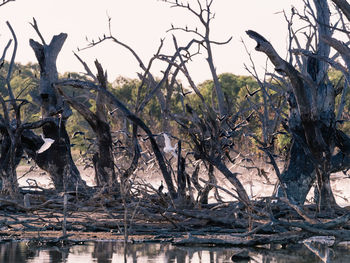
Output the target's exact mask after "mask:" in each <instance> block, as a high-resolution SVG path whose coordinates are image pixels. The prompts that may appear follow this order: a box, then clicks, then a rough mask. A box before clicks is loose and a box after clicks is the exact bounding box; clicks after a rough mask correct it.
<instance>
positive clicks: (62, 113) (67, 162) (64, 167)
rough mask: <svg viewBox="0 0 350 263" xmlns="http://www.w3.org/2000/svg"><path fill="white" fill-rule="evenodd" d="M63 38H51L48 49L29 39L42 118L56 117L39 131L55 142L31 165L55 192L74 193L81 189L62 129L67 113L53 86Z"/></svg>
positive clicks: (65, 135) (66, 138)
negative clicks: (45, 174)
mask: <svg viewBox="0 0 350 263" xmlns="http://www.w3.org/2000/svg"><path fill="white" fill-rule="evenodd" d="M34 23H35V22H34ZM34 25H36V23H35V24H34ZM66 38H67V34H64V33H61V34H59V35H56V36H54V37H53V38H52V40H51V42H50V44H49V45H47V44H46V43H45V41H44V39H43V38H42V42H43V43H42V44H40V43H38V42H36V41H34V40H32V39H31V40H30V42H29V43H30V46H31V47H32V48H33V50H34V52H35V56H36V58H37V60H38V63H39V65H40V84H39V89H40V97H41V102H42V104H41V110H42V117H43V118H46V117H52V116H53V117H56V122H55V123H48V124H45V125H44V126H43V127H42V129H43V134H44V137H46V138H51V139H53V140H55V142H54V143H53V144H52V145H51V147H50V148H49V149H48V150H47V151H45V152H43V153H40V154H37V156H36V158H35V161H36V163H37V164H38V165H39V167H40V168H42V169H43V170H45V171H47V172H48V173H49V175H50V177H51V179H52V181H53V183H54V185H55V188H56V189H58V190H62V189H63V188H64V186H66V189H75V188H76V186H77V185H79V186H85V183H84V182H83V181H82V179H81V177H80V173H79V171H78V169H77V167H76V166H75V164H74V162H73V159H72V155H71V150H70V140H69V136H68V134H67V131H66V127H65V126H66V120H67V119H68V117H69V116H70V115H71V111H70V109H69V108H68V107H67V106H66V105H65V104H64V103H63V100H62V98H61V97H60V95H59V94H58V93H57V91H56V90H55V89H54V86H53V84H54V83H55V82H57V80H58V73H57V68H56V59H57V56H58V54H59V52H60V50H61V48H62V46H63V44H64V42H65V40H66Z"/></svg>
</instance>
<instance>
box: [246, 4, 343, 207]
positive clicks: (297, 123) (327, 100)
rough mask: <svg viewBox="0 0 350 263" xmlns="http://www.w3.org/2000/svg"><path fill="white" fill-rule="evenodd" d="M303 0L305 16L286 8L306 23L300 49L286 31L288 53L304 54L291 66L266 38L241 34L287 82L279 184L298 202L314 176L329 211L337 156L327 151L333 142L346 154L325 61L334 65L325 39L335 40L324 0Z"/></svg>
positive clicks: (297, 42) (328, 11) (249, 32)
mask: <svg viewBox="0 0 350 263" xmlns="http://www.w3.org/2000/svg"><path fill="white" fill-rule="evenodd" d="M304 2H305V6H306V8H307V9H308V12H305V13H308V14H311V15H309V16H307V15H306V14H299V13H297V12H296V10H295V9H294V8H293V9H292V13H293V15H295V14H297V15H298V17H299V18H301V19H303V20H304V21H307V22H308V23H309V28H310V32H311V33H310V35H307V37H308V39H307V41H306V45H305V49H302V48H301V44H300V42H299V41H298V39H297V38H296V37H295V35H296V33H295V31H291V34H292V39H293V41H295V43H296V45H297V50H293V52H294V53H295V54H303V55H306V57H304V58H303V59H302V60H301V59H299V57H296V63H297V64H296V65H293V64H292V62H293V59H292V58H291V59H290V61H289V62H287V61H286V60H284V59H282V58H281V57H280V55H279V54H278V53H277V52H276V51H275V49H274V48H273V46H272V45H271V43H270V42H269V41H267V40H266V38H264V37H263V36H261V35H260V34H258V33H256V32H254V31H251V30H248V31H247V34H248V36H249V37H251V38H252V39H254V40H255V41H256V42H257V46H256V48H255V49H256V50H257V51H261V52H264V53H265V54H266V55H267V56H268V57H269V59H270V60H271V62H272V64H273V65H274V67H275V69H276V71H278V72H281V74H285V75H286V77H287V78H288V79H289V81H290V96H289V108H290V115H289V120H288V127H287V129H289V131H290V132H291V133H292V136H293V145H292V147H291V150H290V160H289V164H288V165H287V169H286V170H285V172H284V173H283V175H282V180H283V181H282V184H284V185H285V188H286V189H287V193H288V196H289V198H291V199H292V200H294V201H295V202H298V203H303V202H304V200H305V197H306V195H307V193H308V192H309V189H310V187H311V186H312V184H313V182H314V180H315V177H316V181H317V189H318V191H319V193H320V194H319V201H318V205H319V210H320V211H332V210H333V209H334V208H336V207H337V204H336V202H335V198H334V196H333V193H332V189H331V186H330V174H331V172H334V171H335V170H336V169H335V168H336V165H335V160H336V159H337V158H338V157H337V155H334V154H333V153H334V149H335V147H338V148H339V149H340V152H341V155H342V156H344V155H347V152H348V149H347V145H348V141H349V139H348V137H347V136H346V135H345V134H344V133H343V132H341V131H340V130H339V129H338V128H337V126H336V115H335V97H336V95H337V94H336V92H335V88H334V87H333V85H332V84H331V83H330V81H329V79H328V68H329V65H332V66H336V65H337V63H335V61H333V60H332V59H331V58H330V46H332V44H331V43H334V45H335V42H334V41H335V40H332V38H331V35H332V33H333V29H332V27H331V25H330V14H331V12H330V10H329V6H328V3H327V1H326V0H323V1H313V4H314V8H313V7H312V5H311V3H310V2H309V1H304ZM334 2H338V1H334ZM340 2H342V1H340ZM310 16H311V17H310ZM312 21H314V22H312ZM313 30H314V31H313ZM312 41H314V42H312ZM332 41H333V42H332ZM312 43H315V44H314V45H313V44H312ZM342 47H344V45H342ZM310 49H311V51H310ZM312 49H313V50H312ZM338 51H339V50H338ZM338 168H339V167H338Z"/></svg>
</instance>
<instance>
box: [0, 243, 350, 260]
mask: <svg viewBox="0 0 350 263" xmlns="http://www.w3.org/2000/svg"><path fill="white" fill-rule="evenodd" d="M235 251H237V249H235V248H214V247H212V248H201V247H192V248H188V247H174V246H172V245H170V244H149V243H148V244H144V243H143V244H132V245H128V248H127V251H126V260H127V262H128V263H144V262H147V263H152V262H172V263H197V262H198V263H201V262H203V263H219V262H220V263H221V262H232V260H231V257H232V255H233V254H234V253H235ZM332 255H333V256H332V259H331V261H330V262H350V253H349V248H346V247H339V248H337V249H336V250H332ZM249 256H250V257H251V260H249V261H245V262H251V263H252V262H260V263H270V262H280V263H291V262H322V261H321V260H320V258H319V257H317V256H316V255H315V254H314V253H312V252H311V251H310V250H308V249H307V248H306V247H305V246H302V245H298V246H293V247H290V248H289V249H274V250H271V249H260V250H249ZM0 262H2V263H22V262H23V263H77V262H83V263H90V262H96V263H116V262H124V245H123V243H121V242H112V241H100V242H88V243H85V244H82V245H74V246H71V247H52V246H51V247H48V246H45V247H43V246H35V247H34V246H30V245H28V244H27V243H26V242H7V243H0Z"/></svg>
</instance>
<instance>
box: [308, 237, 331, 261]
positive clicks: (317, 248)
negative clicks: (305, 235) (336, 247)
mask: <svg viewBox="0 0 350 263" xmlns="http://www.w3.org/2000/svg"><path fill="white" fill-rule="evenodd" d="M304 245H305V247H307V248H308V249H309V250H310V251H311V252H312V253H314V254H315V255H316V256H317V257H319V258H320V259H321V260H322V262H325V263H328V262H331V260H332V258H333V256H334V252H333V250H332V249H331V248H329V247H328V244H327V243H321V242H314V241H304Z"/></svg>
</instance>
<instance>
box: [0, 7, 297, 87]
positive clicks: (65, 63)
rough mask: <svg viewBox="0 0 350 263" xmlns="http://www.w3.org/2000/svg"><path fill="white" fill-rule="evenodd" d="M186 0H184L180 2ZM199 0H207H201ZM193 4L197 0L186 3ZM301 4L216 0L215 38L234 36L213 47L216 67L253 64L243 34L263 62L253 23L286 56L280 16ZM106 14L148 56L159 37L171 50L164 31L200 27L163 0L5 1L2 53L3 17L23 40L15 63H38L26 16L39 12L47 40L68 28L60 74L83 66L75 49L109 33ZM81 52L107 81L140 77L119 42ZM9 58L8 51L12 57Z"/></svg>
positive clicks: (197, 65)
mask: <svg viewBox="0 0 350 263" xmlns="http://www.w3.org/2000/svg"><path fill="white" fill-rule="evenodd" d="M183 1H184V2H186V0H183ZM201 1H202V0H201ZM189 2H190V3H191V4H193V5H196V2H197V1H195V0H190V1H189ZM292 4H293V5H297V6H298V5H299V6H300V5H301V4H302V1H301V0H294V1H292V0H242V1H238V0H214V4H213V8H212V9H213V10H214V11H215V13H216V17H215V19H214V20H213V22H212V29H211V32H212V40H217V41H224V40H227V39H228V38H229V37H231V36H232V37H233V38H232V41H231V42H230V43H229V44H227V45H226V46H218V47H215V49H214V62H215V65H216V68H217V72H218V73H223V72H231V73H234V74H241V75H247V74H248V73H247V72H246V71H245V69H244V67H243V63H246V64H250V62H249V58H248V56H247V54H246V52H245V50H244V47H243V44H242V43H241V39H243V40H244V41H245V43H246V44H247V46H248V49H249V50H250V51H251V52H252V54H253V56H254V59H255V60H256V65H257V67H258V68H260V69H261V68H263V67H264V65H265V56H264V55H263V54H259V53H257V52H255V51H254V46H255V43H254V41H253V40H251V39H250V38H248V37H247V35H246V34H245V31H246V30H248V29H253V30H255V31H257V32H259V33H261V34H262V35H263V36H265V37H266V38H267V39H268V40H270V41H271V42H272V43H273V44H274V46H275V48H276V49H277V50H278V51H279V52H280V54H281V55H282V56H284V55H285V54H286V42H287V30H286V22H285V20H284V18H283V15H282V14H278V12H279V11H282V10H283V9H284V10H286V11H287V12H289V11H290V8H291V5H292ZM107 13H108V15H109V16H110V17H111V18H112V32H113V35H114V36H115V37H117V38H118V39H119V40H121V41H123V42H125V43H126V44H128V45H130V46H131V47H132V48H134V50H135V51H136V52H137V53H138V54H139V55H140V56H141V58H142V59H143V60H144V62H148V60H149V59H150V58H151V57H152V55H153V54H154V53H155V52H156V50H157V48H158V45H159V43H160V39H161V38H166V42H165V43H166V45H165V49H164V50H163V53H166V54H173V52H174V49H173V45H172V36H171V33H166V30H167V29H169V28H170V27H171V23H173V24H174V26H186V25H188V26H189V27H192V28H195V27H198V29H199V30H200V25H199V23H198V21H196V20H194V19H193V17H191V15H189V13H188V12H186V11H185V10H183V9H175V8H170V6H169V5H168V4H166V3H164V2H162V1H158V0H98V1H92V0H59V1H56V0H16V1H15V2H11V3H9V4H7V5H5V6H2V7H0V51H1V53H2V49H3V47H4V46H5V45H6V43H7V41H8V39H9V38H10V33H9V30H8V28H7V26H6V24H5V23H6V21H9V22H10V23H11V25H12V27H13V28H14V30H15V32H16V34H17V38H18V42H19V47H18V52H17V59H16V61H18V62H21V63H27V62H36V59H35V56H34V52H33V51H32V49H31V48H30V46H29V44H28V42H29V39H30V38H33V39H35V40H39V39H38V36H37V35H36V33H35V31H34V30H33V29H32V27H31V26H30V24H29V22H31V21H32V17H35V18H36V20H37V22H38V25H39V28H40V29H41V32H42V34H43V36H44V38H45V39H46V42H49V41H50V40H51V38H52V36H53V35H54V34H59V33H61V32H65V33H68V38H67V40H66V42H65V44H64V46H63V49H62V51H61V53H60V55H59V57H58V61H57V66H58V71H59V72H60V73H64V72H66V71H75V72H83V71H84V69H83V67H82V66H81V64H80V62H78V61H77V60H76V58H75V57H74V56H73V53H72V51H73V50H74V51H76V50H77V47H80V48H82V47H85V46H86V45H87V42H86V40H85V37H86V36H87V37H88V38H89V39H91V38H94V39H98V36H102V35H103V34H104V33H106V34H107V33H108V23H107ZM178 42H179V45H185V44H186V39H185V38H183V35H180V34H179V36H178ZM78 54H79V55H80V56H81V57H82V58H83V59H84V60H85V61H86V62H87V63H88V64H89V65H90V67H91V68H93V61H94V60H95V59H96V58H97V59H98V60H99V61H100V62H101V63H102V65H103V66H104V68H105V69H107V71H108V76H109V81H113V80H114V79H115V78H116V77H117V76H120V75H121V76H125V77H130V78H136V77H137V75H136V72H140V68H139V67H138V64H137V63H136V61H135V59H134V57H133V56H132V55H131V54H130V53H129V52H128V51H127V50H126V49H124V48H122V47H120V46H118V45H116V44H114V43H109V44H107V43H106V44H103V45H100V46H98V47H94V48H92V49H90V50H85V51H81V52H78ZM205 58H206V57H205V56H201V57H197V58H196V59H195V61H194V62H193V63H192V65H191V66H190V67H189V69H190V73H191V75H192V77H193V79H194V80H195V82H196V83H198V82H201V81H203V80H206V79H209V78H210V72H209V69H208V65H207V64H206V61H205ZM7 59H10V53H8V55H7ZM164 69H165V65H164V64H159V65H157V67H156V68H155V69H154V70H153V71H152V72H153V74H154V75H156V76H161V73H160V72H159V71H160V70H164Z"/></svg>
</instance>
